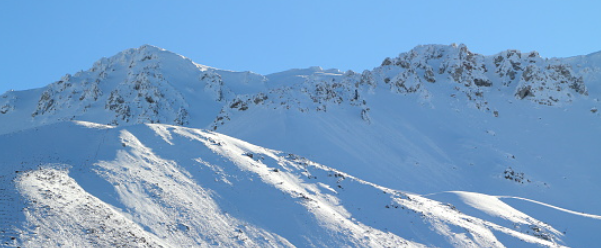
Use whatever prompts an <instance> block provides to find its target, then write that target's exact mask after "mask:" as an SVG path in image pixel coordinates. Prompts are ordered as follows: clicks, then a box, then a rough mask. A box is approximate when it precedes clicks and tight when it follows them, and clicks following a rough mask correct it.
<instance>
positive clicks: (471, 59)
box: [0, 44, 599, 129]
mask: <svg viewBox="0 0 601 248" xmlns="http://www.w3.org/2000/svg"><path fill="white" fill-rule="evenodd" d="M571 61H574V59H544V58H541V57H540V56H539V54H538V53H536V52H530V53H521V52H519V51H516V50H507V51H504V52H501V53H499V54H496V55H492V56H484V55H480V54H476V53H473V52H471V51H470V50H469V49H468V48H467V47H466V46H465V45H454V44H453V45H451V46H443V45H425V46H418V47H416V48H414V49H412V50H411V51H409V52H406V53H401V54H400V55H399V56H398V57H395V58H386V59H385V60H384V61H383V62H382V65H381V66H379V67H376V68H374V69H373V70H365V71H363V72H362V73H357V72H353V71H347V72H340V71H338V70H335V69H331V70H323V69H321V68H319V67H312V68H308V69H295V70H290V71H286V72H281V73H275V74H271V75H267V76H262V75H258V74H254V73H251V72H231V71H224V70H218V69H215V68H211V67H207V66H202V65H198V64H195V63H194V62H192V61H191V60H189V59H187V58H185V57H182V56H180V55H177V54H174V53H171V52H168V51H165V50H163V49H160V48H157V47H153V46H149V45H145V46H142V47H140V48H136V49H128V50H125V51H123V52H121V53H119V54H117V55H115V56H113V57H110V58H103V59H101V60H99V61H97V62H96V63H94V65H93V67H92V68H91V69H89V70H87V71H81V72H78V73H76V74H74V75H69V74H67V75H65V76H64V77H63V78H61V79H60V80H59V81H57V82H55V83H52V84H50V85H48V86H47V87H44V88H42V89H38V90H35V92H31V94H22V93H21V92H7V93H5V94H4V95H2V96H1V97H0V118H3V117H5V118H10V116H11V112H13V111H14V110H19V112H30V117H31V118H32V120H33V122H32V123H33V124H30V125H32V126H35V125H37V124H35V123H46V124H47V123H52V122H57V121H62V120H71V119H83V120H89V121H95V122H99V123H106V124H110V125H123V124H136V123H166V124H174V125H194V126H198V127H211V128H213V129H217V128H218V127H219V126H221V125H223V124H225V123H226V122H227V121H228V120H229V119H231V115H234V114H235V113H237V112H240V111H247V110H249V109H252V108H256V107H263V108H273V109H286V110H292V111H300V112H308V111H317V112H327V111H328V107H332V106H348V107H349V108H352V109H356V113H357V116H358V117H361V118H363V119H364V120H366V121H367V122H369V118H368V117H367V116H368V115H367V113H368V111H369V109H370V104H369V101H368V100H367V99H366V98H365V96H366V95H370V94H374V92H376V91H378V92H381V89H387V90H388V91H389V92H390V93H396V94H402V95H410V94H416V96H418V98H419V99H420V101H422V102H424V103H427V102H428V101H429V99H430V98H431V97H433V95H432V92H433V91H439V89H441V88H443V89H447V88H450V89H452V90H449V91H446V92H445V94H447V96H437V97H452V98H457V99H464V100H466V103H467V105H469V106H472V107H475V108H477V109H481V110H483V111H485V112H489V113H490V114H493V115H495V116H498V115H499V112H498V111H497V110H496V109H495V106H494V105H493V104H491V102H490V97H489V96H488V95H491V94H497V92H502V94H504V95H506V94H507V93H508V92H513V93H512V94H513V96H514V97H513V98H516V99H519V100H528V101H532V102H535V103H539V104H542V105H549V106H553V105H561V104H564V103H569V102H572V101H573V100H574V99H575V98H576V97H579V96H586V95H587V94H588V91H587V85H586V82H585V80H584V78H594V77H592V76H591V75H590V74H595V73H596V74H599V70H598V68H596V67H593V66H591V67H587V68H585V69H582V68H578V71H576V70H575V69H574V68H573V67H574V65H573V64H574V63H573V62H571ZM580 62H581V61H580ZM378 94H384V93H378ZM25 95H27V96H25ZM36 95H37V96H36ZM27 97H35V98H36V101H37V104H36V105H35V106H30V104H26V103H23V101H31V99H24V98H27ZM507 98H509V97H507ZM199 101H200V102H201V103H200V105H202V106H198V105H199V103H198V102H199ZM198 109H202V111H201V110H198ZM195 110H198V111H195ZM207 120H212V121H207Z"/></svg>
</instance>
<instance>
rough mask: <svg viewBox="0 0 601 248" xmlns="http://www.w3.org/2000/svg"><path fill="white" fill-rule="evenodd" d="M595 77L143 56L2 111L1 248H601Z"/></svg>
mask: <svg viewBox="0 0 601 248" xmlns="http://www.w3.org/2000/svg"><path fill="white" fill-rule="evenodd" d="M600 76H601V57H600V56H599V54H598V53H596V54H591V55H587V56H577V57H571V58H552V59H545V58H541V57H540V56H538V54H537V53H536V52H530V53H521V52H519V51H515V50H507V51H504V52H501V53H499V54H495V55H491V56H484V55H480V54H476V53H473V52H471V51H469V50H468V48H467V47H466V46H464V45H451V46H443V45H426V46H418V47H416V48H414V49H413V50H411V51H409V52H406V53H402V54H400V55H399V56H398V57H395V58H386V59H385V60H384V61H383V63H382V65H380V66H378V67H375V68H374V69H372V70H366V71H364V72H362V73H357V72H353V71H347V72H341V71H338V70H336V69H328V70H324V69H322V68H320V67H311V68H306V69H293V70H289V71H285V72H280V73H274V74H270V75H258V74H255V73H252V72H232V71H226V70H221V69H216V68H212V67H208V66H204V65H199V64H196V63H194V62H192V61H191V60H189V59H187V58H185V57H183V56H180V55H177V54H174V53H171V52H169V51H165V50H163V49H160V48H157V47H153V46H148V45H145V46H142V47H140V48H136V49H128V50H126V51H123V52H121V53H119V54H117V55H115V56H113V57H110V58H103V59H101V60H99V61H98V62H96V63H94V65H93V67H92V68H91V69H89V70H87V71H81V72H78V73H76V74H74V75H66V76H65V77H63V78H62V79H61V80H59V81H57V82H55V83H53V84H50V85H49V86H47V87H44V88H40V89H33V90H28V91H20V92H15V91H11V92H6V93H5V94H3V95H0V164H1V165H0V166H1V168H2V173H0V182H1V185H2V189H1V190H0V201H2V210H0V216H2V217H0V218H2V219H3V220H6V221H1V222H0V223H4V224H0V234H1V235H2V243H3V244H5V245H7V246H19V245H25V246H33V247H36V246H44V247H47V246H60V245H68V246H88V245H92V244H97V245H99V246H113V245H116V244H123V245H126V246H152V247H155V246H166V247H168V246H174V247H181V246H208V245H217V244H221V245H226V246H261V247H263V246H278V247H279V246H300V247H312V246H317V247H323V246H366V247H367V246H369V247H372V246H376V247H377V246H438V247H449V246H451V247H453V246H454V247H469V246H473V247H502V246H506V247H522V246H527V247H528V246H539V245H543V246H571V247H589V246H591V245H593V244H596V243H599V240H598V238H597V237H596V235H594V234H595V230H597V229H598V228H599V226H600V224H601V220H600V219H599V215H601V212H599V209H601V199H599V198H598V197H597V195H598V194H597V192H599V191H600V190H601V183H599V180H597V178H598V177H599V176H601V169H599V166H597V164H598V163H599V162H598V161H600V158H599V153H598V149H599V147H601V130H600V129H601V125H600V124H601V123H600V122H601V118H600V115H601V113H599V112H598V111H597V109H598V108H599V96H600V95H601V88H600V86H599V85H601V81H600V79H601V77H600ZM208 130H211V131H208ZM216 132H219V133H216ZM220 133H223V134H225V135H223V134H220ZM226 135H229V136H226ZM231 137H236V138H239V139H242V140H245V141H248V142H251V143H253V144H256V145H259V146H254V145H250V144H248V143H246V142H243V141H241V140H237V139H235V138H231ZM264 147H265V148H264ZM268 148H274V149H277V150H280V151H285V152H280V151H275V150H270V149H268ZM294 154H298V155H294ZM303 157H304V158H303ZM326 165H327V166H328V167H326ZM351 175H353V176H351ZM99 216H101V217H99ZM82 220H84V221H82ZM56 227H61V228H56ZM13 238H14V239H13ZM111 242H112V243H111Z"/></svg>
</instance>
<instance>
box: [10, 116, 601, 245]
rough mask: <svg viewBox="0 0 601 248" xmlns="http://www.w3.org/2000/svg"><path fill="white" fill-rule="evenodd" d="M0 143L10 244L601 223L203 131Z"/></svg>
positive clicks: (429, 236) (105, 132) (520, 229)
mask: <svg viewBox="0 0 601 248" xmlns="http://www.w3.org/2000/svg"><path fill="white" fill-rule="evenodd" d="M62 135H70V137H72V138H69V139H58V137H60V136H62ZM0 141H1V142H0V144H2V146H1V147H0V148H1V149H0V151H1V153H0V155H1V156H0V165H1V167H0V168H1V169H2V175H4V176H5V177H6V178H7V179H8V180H5V181H3V183H2V185H1V187H2V190H3V191H2V192H6V191H12V192H16V194H14V197H15V198H16V200H15V204H16V205H15V206H14V207H11V206H9V205H2V211H3V212H4V213H7V214H11V215H12V216H15V220H14V221H13V222H12V223H11V224H12V225H11V226H6V225H2V226H0V227H1V228H2V234H3V237H2V238H3V240H2V241H3V243H4V244H5V245H9V246H44V247H55V246H92V245H99V246H112V245H128V246H142V247H186V246H199V247H205V246H206V247H208V246H215V245H226V246H241V247H249V246H250V247H292V246H296V247H324V246H329V247H340V246H350V247H391V246H392V247H425V246H437V247H505V246H507V247H515V246H524V245H528V244H530V245H532V246H547V247H562V246H564V245H573V246H586V244H589V245H590V244H593V243H594V242H598V240H596V239H597V238H596V237H595V236H596V235H593V234H594V233H595V232H596V230H598V227H599V224H601V223H600V222H599V221H598V219H599V218H601V216H596V215H591V214H589V215H584V214H574V213H567V212H565V211H562V210H558V208H554V206H549V205H547V206H545V207H543V209H544V210H546V211H547V212H545V211H538V210H539V206H541V205H535V206H526V207H524V206H521V205H520V202H517V203H514V204H513V205H517V206H518V207H520V210H518V209H516V208H515V207H513V205H512V204H511V203H506V202H504V199H505V198H504V197H499V196H492V195H485V194H480V193H471V192H446V193H439V194H435V195H430V196H426V195H419V194H415V193H410V192H405V191H399V190H393V189H390V188H386V187H382V186H378V185H376V184H373V183H370V182H366V181H363V180H361V179H359V178H356V177H354V176H352V175H349V174H347V173H344V172H341V171H339V170H336V169H333V168H330V167H326V166H324V165H321V164H318V163H315V162H312V161H310V160H308V159H306V158H303V157H301V156H298V155H294V154H289V153H284V152H280V151H276V150H271V149H267V148H263V147H259V146H255V145H252V144H249V143H247V142H244V141H241V140H238V139H235V138H232V137H229V136H225V135H222V134H218V133H214V132H211V131H206V130H201V129H191V128H184V127H177V126H169V125H163V124H148V125H135V126H128V127H122V128H109V127H107V126H103V125H100V124H95V125H93V124H91V123H85V122H84V123H82V122H78V123H61V124H57V125H49V126H45V127H42V128H39V129H31V130H28V131H24V132H20V133H15V134H9V135H2V136H0ZM7 144H10V145H7ZM14 144H28V145H29V146H27V147H22V146H15V145H14ZM66 151H78V152H71V153H66ZM7 154H12V156H7ZM56 154H61V156H56ZM14 168H17V169H18V170H17V171H14ZM526 200H527V199H526ZM446 202H452V203H453V204H449V203H446ZM17 205H18V206H17ZM541 213H542V214H541ZM530 214H538V216H537V217H532V216H530ZM557 215H559V216H562V218H564V220H569V221H568V222H561V223H557V226H555V223H556V222H555V221H554V217H555V216H557ZM570 221H575V222H578V223H589V224H590V226H588V227H590V229H587V228H581V226H579V225H574V226H571V225H569V224H566V223H570ZM4 223H5V222H4ZM546 223H550V224H546ZM566 225H567V226H566ZM568 227H569V228H570V230H571V229H572V227H574V228H575V230H573V231H568V232H567V233H562V230H563V229H565V228H568ZM588 235H590V236H588ZM572 237H573V238H572ZM582 237H587V239H581V238H582ZM587 242H588V243H587Z"/></svg>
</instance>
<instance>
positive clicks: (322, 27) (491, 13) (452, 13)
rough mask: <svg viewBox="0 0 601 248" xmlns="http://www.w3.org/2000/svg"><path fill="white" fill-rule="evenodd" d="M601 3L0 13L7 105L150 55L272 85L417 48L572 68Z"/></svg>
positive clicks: (135, 6) (293, 4) (600, 41)
mask: <svg viewBox="0 0 601 248" xmlns="http://www.w3.org/2000/svg"><path fill="white" fill-rule="evenodd" d="M600 9H601V1H595V0H589V1H578V0H571V1H566V0H562V1H559V0H545V1H542V0H528V1H523V0H522V1H513V0H510V1H507V0H505V1H483V0H477V1H476V0H474V1H448V0H446V1H435V0H430V1H401V0H396V1H392V0H391V1H382V0H372V1H354V0H346V1H341V0H325V1H324V0H320V1H317V0H304V1H296V0H257V1H231V0H221V1H204V0H194V1H190V0H178V1H156V0H145V1H137V0H129V1H117V0H106V1H58V0H57V1H27V0H22V1H17V0H6V1H0V33H1V34H2V37H1V39H0V56H1V58H2V60H0V93H1V92H4V91H6V90H8V89H15V90H22V89H30V88H37V87H42V86H44V85H47V84H49V83H52V82H54V81H56V80H58V79H59V78H60V77H61V76H62V75H64V74H66V73H70V74H73V73H75V72H77V71H79V70H87V69H88V68H89V67H90V66H91V65H92V64H93V62H94V61H96V60H98V59H99V58H101V57H108V56H112V55H114V54H116V53H118V52H120V51H122V50H125V49H127V48H131V47H139V46H140V45H143V44H152V45H156V46H159V47H162V48H165V49H167V50H170V51H173V52H176V53H179V54H182V55H184V56H186V57H189V58H191V59H192V60H194V61H195V62H197V63H200V64H205V65H209V66H213V67H218V68H223V69H230V70H236V71H246V70H250V71H254V72H257V73H261V74H268V73H273V72H278V71H283V70H287V69H291V68H303V67H308V66H314V65H318V66H322V67H324V68H338V69H341V70H348V69H352V70H356V71H363V70H364V69H371V68H373V67H375V66H377V65H379V64H380V63H381V61H382V60H383V59H384V58H385V57H393V56H396V55H398V54H399V53H401V52H404V51H407V50H409V49H411V48H413V47H414V46H416V45H419V44H451V43H453V42H454V43H464V44H466V45H467V46H468V47H469V48H470V50H472V51H473V52H476V53H481V54H486V55H489V54H494V53H497V52H500V51H502V50H506V49H510V48H511V49H519V50H522V51H532V50H537V51H539V52H540V54H541V55H542V56H544V57H567V56H573V55H583V54H589V53H592V52H596V51H599V50H601V32H599V31H600V28H601V16H600V15H599V13H598V12H599V10H600Z"/></svg>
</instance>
